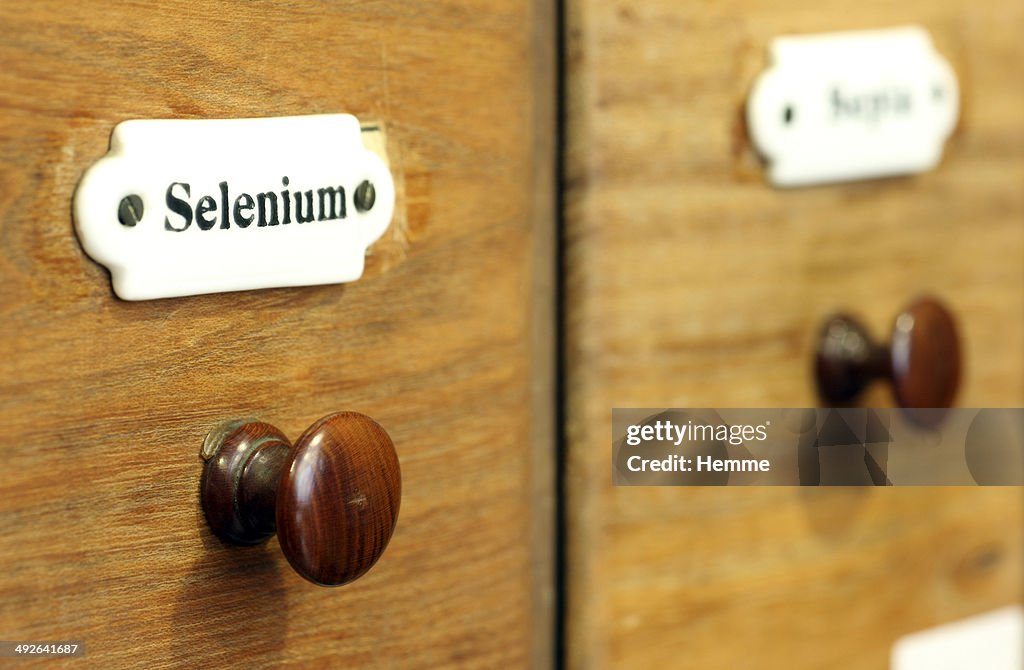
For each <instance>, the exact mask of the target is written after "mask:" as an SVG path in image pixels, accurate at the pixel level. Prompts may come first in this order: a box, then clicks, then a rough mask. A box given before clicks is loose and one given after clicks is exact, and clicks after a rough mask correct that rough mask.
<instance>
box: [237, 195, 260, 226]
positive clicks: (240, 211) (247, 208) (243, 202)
mask: <svg viewBox="0 0 1024 670" xmlns="http://www.w3.org/2000/svg"><path fill="white" fill-rule="evenodd" d="M255 205H256V203H254V202H253V199H252V196H251V195H249V194H248V193H243V194H242V195H240V196H238V197H237V198H235V225H236V226H238V227H239V228H248V227H249V224H250V223H252V220H253V219H255V218H256V215H255V214H249V216H245V214H246V213H248V212H251V211H252V208H253V207H255Z"/></svg>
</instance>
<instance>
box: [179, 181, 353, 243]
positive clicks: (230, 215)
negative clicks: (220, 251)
mask: <svg viewBox="0 0 1024 670" xmlns="http://www.w3.org/2000/svg"><path fill="white" fill-rule="evenodd" d="M281 184H282V185H283V186H285V187H287V186H288V185H289V179H288V177H282V178H281ZM314 191H315V193H316V195H315V196H314ZM191 196H192V187H191V185H190V184H189V183H187V182H178V181H176V182H172V183H171V184H170V185H169V186H168V187H167V193H166V201H167V209H168V210H169V212H170V214H173V215H174V216H175V218H173V219H172V217H171V216H170V215H168V216H165V217H164V228H165V229H166V230H171V231H174V232H178V233H180V232H183V231H185V230H187V229H188V228H189V227H190V226H191V225H192V221H193V220H195V222H196V224H197V226H198V227H199V229H200V230H212V229H213V228H215V227H216V228H219V229H221V230H230V229H231V227H232V226H231V222H232V221H234V224H235V227H236V228H248V227H249V226H251V225H252V223H253V222H254V221H255V222H256V227H257V228H266V227H268V226H277V225H284V224H289V223H291V222H292V220H293V217H292V211H293V208H294V212H295V216H294V221H295V222H297V223H310V222H313V221H336V220H339V219H344V218H346V215H347V204H348V203H347V202H346V190H345V187H344V186H341V185H338V186H323V187H321V188H316V189H307V190H305V191H290V190H288V188H284V189H282V190H281V191H280V192H278V191H264V192H262V193H256V194H255V195H253V194H250V193H244V192H243V193H239V194H238V195H237V196H233V195H232V191H231V188H230V185H229V184H228V182H227V181H221V182H219V183H218V184H217V191H216V192H215V193H212V194H210V195H204V196H202V197H200V198H199V199H198V201H197V202H196V205H195V208H194V209H193V207H192V204H191ZM293 199H294V204H293ZM218 209H219V210H220V211H219V215H218ZM282 214H283V217H281V216H280V215H282ZM218 224H219V225H218Z"/></svg>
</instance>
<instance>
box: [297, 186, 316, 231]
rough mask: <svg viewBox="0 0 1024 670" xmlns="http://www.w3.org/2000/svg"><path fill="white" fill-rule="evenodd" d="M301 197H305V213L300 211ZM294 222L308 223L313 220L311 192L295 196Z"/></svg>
mask: <svg viewBox="0 0 1024 670" xmlns="http://www.w3.org/2000/svg"><path fill="white" fill-rule="evenodd" d="M302 196H306V211H305V213H303V211H302ZM295 220H296V221H298V222H299V223H309V222H310V221H312V220H313V191H306V192H305V193H296V194H295Z"/></svg>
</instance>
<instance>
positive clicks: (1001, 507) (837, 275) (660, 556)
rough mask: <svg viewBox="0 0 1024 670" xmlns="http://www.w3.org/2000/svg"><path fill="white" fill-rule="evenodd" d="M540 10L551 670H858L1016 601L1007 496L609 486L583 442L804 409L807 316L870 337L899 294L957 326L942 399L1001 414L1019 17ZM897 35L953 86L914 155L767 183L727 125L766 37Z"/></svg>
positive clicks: (1021, 54)
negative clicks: (546, 45) (562, 64)
mask: <svg viewBox="0 0 1024 670" xmlns="http://www.w3.org/2000/svg"><path fill="white" fill-rule="evenodd" d="M567 7H568V9H567V27H566V30H567V49H568V53H567V57H566V60H567V81H568V90H567V98H566V104H567V129H566V132H567V180H566V183H567V185H568V190H567V193H566V219H565V227H566V233H565V236H566V240H567V246H566V250H565V256H566V273H567V274H566V277H565V282H566V290H565V296H566V298H565V311H566V333H565V337H566V352H567V353H566V362H567V374H568V377H567V383H566V388H567V421H568V425H567V427H566V430H567V434H568V445H567V449H568V455H567V458H568V462H567V466H566V470H567V474H566V489H567V492H568V499H567V502H566V510H567V528H568V547H567V565H566V568H565V570H566V575H567V593H568V604H567V618H566V627H567V628H566V630H567V638H566V640H567V648H568V658H569V661H570V663H569V665H570V667H574V668H601V667H616V668H646V667H652V668H662V667H676V668H691V667H692V668H734V667H758V668H872V669H874V668H881V667H887V662H888V661H887V658H888V654H889V649H890V647H891V645H892V642H893V641H894V640H895V639H896V638H898V637H899V636H901V635H903V634H905V633H907V632H910V631H913V630H918V629H921V628H926V627H929V626H931V625H934V624H938V623H941V622H946V621H950V620H954V619H957V618H960V617H962V616H966V615H968V614H972V613H975V612H981V611H984V610H987V609H990V608H994V607H996V606H999V605H1002V604H1005V603H1010V602H1019V601H1020V600H1021V597H1022V589H1024V576H1022V565H1024V555H1022V546H1024V536H1022V530H1021V529H1022V525H1024V514H1022V511H1024V510H1022V500H1021V495H1020V490H1019V489H1014V488H1010V489H969V490H965V489H949V488H945V489H938V488H923V489H895V490H893V489H890V490H806V489H786V488H773V489H726V490H709V489H683V488H674V489H672V488H618V489H616V488H613V487H612V485H611V477H610V473H609V464H608V456H609V452H608V451H607V449H608V448H609V441H610V434H611V425H610V422H611V413H610V409H611V408H612V407H673V406H674V407H807V406H814V405H816V404H817V398H816V397H815V392H814V386H813V380H812V377H811V362H812V355H813V349H814V345H815V336H816V334H817V331H818V327H819V324H820V323H821V321H822V319H823V318H824V317H825V316H826V315H828V314H829V313H831V312H832V311H833V310H836V309H839V308H845V309H848V310H851V311H854V312H856V313H859V314H860V315H862V316H863V317H864V319H865V320H866V321H867V322H868V325H869V326H870V327H871V329H872V330H873V331H874V332H876V333H879V334H881V333H884V332H887V330H888V329H889V328H890V327H891V322H892V319H893V317H894V316H895V315H896V313H897V311H898V310H899V308H900V307H901V306H902V305H904V304H905V303H906V302H907V301H909V300H910V299H912V298H914V297H915V296H916V295H918V294H920V293H924V292H927V293H933V294H937V295H939V296H941V297H942V298H943V299H945V300H946V301H947V302H948V303H949V304H950V305H951V306H952V309H953V310H954V311H955V312H956V313H957V315H958V316H959V318H960V324H961V328H962V331H963V339H964V342H965V349H966V352H965V357H966V372H965V378H964V384H963V386H962V390H961V393H960V396H959V398H958V403H959V404H960V405H962V406H966V407H989V406H1020V405H1021V404H1022V403H1024V358H1022V357H1024V349H1022V347H1021V342H1022V341H1024V276H1022V273H1021V267H1022V263H1021V260H1022V258H1024V226H1022V223H1021V222H1022V220H1024V192H1022V190H1021V184H1022V183H1024V126H1022V125H1021V123H1020V120H1021V119H1022V118H1024V91H1022V90H1021V87H1020V85H1019V83H1020V73H1021V67H1022V65H1024V49H1022V48H1021V42H1020V34H1021V31H1022V29H1024V8H1022V7H1021V5H1020V4H1019V3H1014V2H1005V1H1002V0H993V1H990V2H985V3H981V4H980V5H979V4H978V3H973V4H967V3H959V2H949V1H943V2H923V1H922V2H916V1H915V2H904V3H899V4H896V3H886V2H870V1H869V2H861V3H855V4H854V5H851V4H850V3H848V2H834V1H831V0H824V1H822V2H816V3H806V2H782V3H779V2H776V3H771V4H764V3H761V4H759V3H753V2H741V3H730V4H728V5H718V4H713V3H678V2H647V3H641V4H636V3H622V2H618V3H605V2H597V1H592V0H570V2H568V3H567ZM905 24H921V25H923V26H924V27H926V28H927V29H928V30H929V31H930V32H931V34H932V36H933V38H934V40H935V42H936V45H937V48H938V49H939V51H940V52H942V53H943V54H944V55H945V56H946V57H947V58H948V59H949V60H950V62H951V63H952V65H953V67H954V68H955V70H956V71H957V74H958V76H959V79H960V83H961V88H962V97H963V100H962V103H963V104H962V114H961V120H960V124H959V127H958V128H957V130H956V132H955V134H954V136H953V137H952V138H951V140H950V141H949V142H948V144H947V145H946V154H945V157H944V159H943V161H942V164H941V165H940V166H939V168H938V169H936V170H934V171H932V172H930V173H927V174H923V175H920V176H916V177H907V178H899V179H887V180H880V181H870V182H863V183H855V184H846V185H836V186H825V187H818V188H809V189H796V190H784V191H783V190H776V189H773V188H771V187H770V186H768V185H767V183H766V179H765V176H764V170H763V167H762V165H761V164H760V162H759V160H758V158H757V156H756V154H755V152H754V151H753V150H752V148H751V145H750V142H749V140H748V138H747V136H746V130H745V124H744V121H743V112H742V110H743V107H744V104H745V100H746V97H747V94H748V93H749V90H750V88H751V85H752V83H753V81H754V79H755V77H756V76H757V75H758V74H759V73H760V72H761V71H762V70H763V69H764V67H765V66H766V64H767V56H768V54H767V47H768V44H769V42H770V40H771V39H772V38H773V37H775V36H778V35H784V34H794V33H815V32H827V31H832V30H853V29H866V28H884V27H890V26H899V25H905ZM868 402H869V403H870V404H873V405H876V406H891V405H892V402H893V401H892V400H891V398H890V396H889V393H888V391H887V390H886V389H884V387H879V388H878V389H876V390H875V391H874V393H873V395H871V396H870V397H869V398H868Z"/></svg>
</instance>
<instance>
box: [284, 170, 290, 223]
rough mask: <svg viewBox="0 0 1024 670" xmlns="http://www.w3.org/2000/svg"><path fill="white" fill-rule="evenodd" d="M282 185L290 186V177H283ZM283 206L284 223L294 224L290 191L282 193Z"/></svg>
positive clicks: (286, 190)
mask: <svg viewBox="0 0 1024 670" xmlns="http://www.w3.org/2000/svg"><path fill="white" fill-rule="evenodd" d="M281 185H282V186H288V177H287V176H284V177H281ZM281 205H283V207H284V223H291V222H292V201H291V200H290V199H289V198H288V189H287V188H286V189H285V190H283V191H281Z"/></svg>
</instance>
